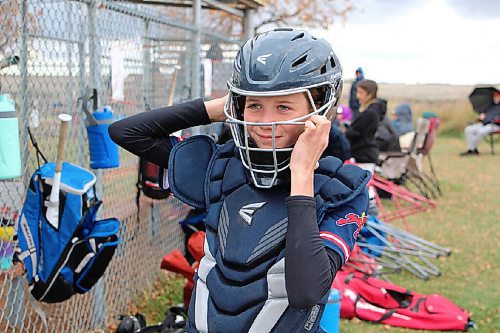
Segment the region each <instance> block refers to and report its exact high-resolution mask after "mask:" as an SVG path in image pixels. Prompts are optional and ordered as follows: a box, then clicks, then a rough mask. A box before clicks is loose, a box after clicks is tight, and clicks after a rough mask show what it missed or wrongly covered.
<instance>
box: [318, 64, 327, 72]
mask: <svg viewBox="0 0 500 333" xmlns="http://www.w3.org/2000/svg"><path fill="white" fill-rule="evenodd" d="M319 71H320V73H321V74H325V73H326V65H323V67H321V69H320V70H319Z"/></svg>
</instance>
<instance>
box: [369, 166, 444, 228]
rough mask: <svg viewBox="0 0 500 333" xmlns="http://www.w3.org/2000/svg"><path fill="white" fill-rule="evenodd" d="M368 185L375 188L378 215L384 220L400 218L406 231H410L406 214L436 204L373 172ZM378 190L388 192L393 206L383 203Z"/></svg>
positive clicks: (432, 206) (411, 213) (431, 207)
mask: <svg viewBox="0 0 500 333" xmlns="http://www.w3.org/2000/svg"><path fill="white" fill-rule="evenodd" d="M368 186H369V187H374V188H375V189H376V191H373V192H374V196H375V202H376V205H377V208H378V217H379V218H381V219H382V220H384V221H386V222H390V221H393V220H395V219H401V220H402V221H403V223H404V224H405V227H406V230H408V231H410V227H409V225H408V224H407V223H406V217H407V216H409V215H413V214H416V213H420V212H424V211H428V210H430V209H433V208H435V207H436V206H437V202H436V201H434V200H432V199H428V198H426V197H424V196H422V195H419V194H416V193H413V192H411V191H410V190H408V189H406V188H404V187H402V186H399V185H396V184H394V183H393V182H391V181H389V180H387V179H384V178H382V177H380V176H378V175H377V174H373V176H372V179H370V182H369V183H368ZM379 191H383V192H385V193H388V194H390V197H391V200H392V202H393V204H394V205H393V207H394V208H392V209H389V208H388V207H387V205H384V203H383V200H382V199H381V198H380V195H379V194H378V193H379Z"/></svg>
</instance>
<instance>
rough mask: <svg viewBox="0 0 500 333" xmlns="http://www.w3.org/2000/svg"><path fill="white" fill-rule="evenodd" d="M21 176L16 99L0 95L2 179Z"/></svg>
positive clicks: (0, 166) (0, 162) (0, 170)
mask: <svg viewBox="0 0 500 333" xmlns="http://www.w3.org/2000/svg"><path fill="white" fill-rule="evenodd" d="M20 176H21V154H20V150H19V125H18V124H17V117H16V109H15V106H14V101H13V100H12V99H11V98H10V97H9V95H5V94H4V95H0V179H10V178H17V177H20Z"/></svg>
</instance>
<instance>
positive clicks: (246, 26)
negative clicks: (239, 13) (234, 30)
mask: <svg viewBox="0 0 500 333" xmlns="http://www.w3.org/2000/svg"><path fill="white" fill-rule="evenodd" d="M244 13H245V16H243V37H244V41H247V40H249V39H250V38H253V37H254V36H255V32H254V28H255V24H254V16H255V10H254V9H245V11H244Z"/></svg>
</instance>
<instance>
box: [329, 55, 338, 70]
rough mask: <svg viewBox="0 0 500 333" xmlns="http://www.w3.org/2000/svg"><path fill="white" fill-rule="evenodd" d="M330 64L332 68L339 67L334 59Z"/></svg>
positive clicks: (331, 59) (331, 58)
mask: <svg viewBox="0 0 500 333" xmlns="http://www.w3.org/2000/svg"><path fill="white" fill-rule="evenodd" d="M330 64H331V65H332V68H335V66H336V65H337V64H336V63H335V60H334V59H333V57H330Z"/></svg>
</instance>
